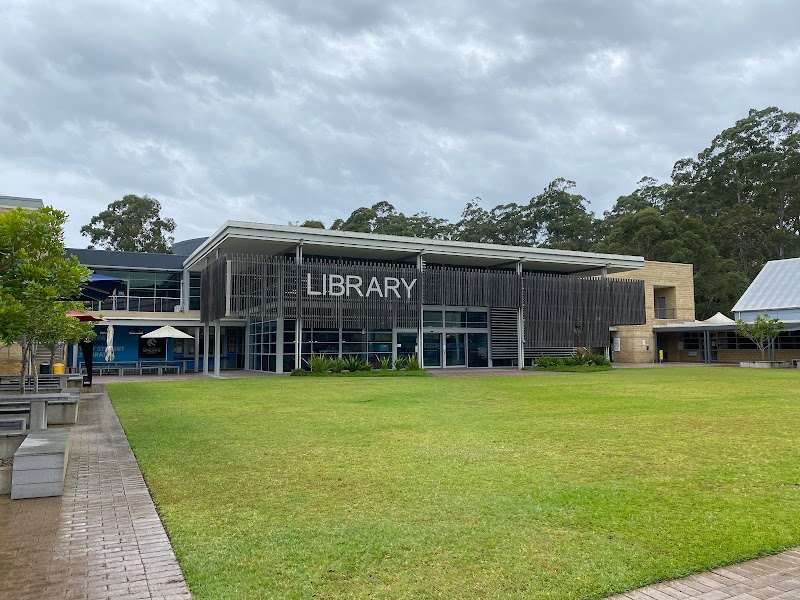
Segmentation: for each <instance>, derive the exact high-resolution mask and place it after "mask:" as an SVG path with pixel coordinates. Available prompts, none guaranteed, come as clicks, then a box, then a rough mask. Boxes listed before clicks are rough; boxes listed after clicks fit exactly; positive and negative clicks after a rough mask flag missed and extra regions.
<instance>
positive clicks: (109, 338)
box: [106, 325, 114, 362]
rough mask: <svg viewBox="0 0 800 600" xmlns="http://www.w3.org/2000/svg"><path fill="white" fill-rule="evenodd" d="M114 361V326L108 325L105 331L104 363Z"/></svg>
mask: <svg viewBox="0 0 800 600" xmlns="http://www.w3.org/2000/svg"><path fill="white" fill-rule="evenodd" d="M112 360H114V326H113V325H109V326H108V329H106V362H111V361H112Z"/></svg>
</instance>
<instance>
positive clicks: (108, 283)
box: [77, 273, 122, 302]
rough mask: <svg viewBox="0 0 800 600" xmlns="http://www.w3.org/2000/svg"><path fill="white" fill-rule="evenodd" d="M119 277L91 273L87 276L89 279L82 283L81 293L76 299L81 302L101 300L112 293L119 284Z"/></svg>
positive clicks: (120, 281)
mask: <svg viewBox="0 0 800 600" xmlns="http://www.w3.org/2000/svg"><path fill="white" fill-rule="evenodd" d="M121 283H122V280H121V279H118V278H117V277H108V276H107V275H100V274H98V273H92V274H91V275H90V276H89V281H87V282H86V283H84V284H82V286H81V295H80V297H79V298H77V299H78V300H80V301H81V302H87V301H88V302H91V301H102V300H105V299H106V298H108V297H109V296H110V295H111V294H113V293H114V290H116V289H117V288H118V287H119V286H120V284H121Z"/></svg>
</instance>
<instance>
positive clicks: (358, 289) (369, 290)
mask: <svg viewBox="0 0 800 600" xmlns="http://www.w3.org/2000/svg"><path fill="white" fill-rule="evenodd" d="M416 283H417V280H416V279H412V280H411V281H406V280H405V279H404V278H403V277H384V278H383V280H382V281H381V278H379V277H372V278H370V279H369V281H368V282H366V283H365V278H363V277H361V276H359V275H328V274H323V275H322V286H321V287H315V286H314V285H313V282H312V281H311V273H307V274H306V295H307V296H344V297H346V298H350V297H354V296H358V297H361V298H369V297H370V296H372V295H375V296H379V297H381V298H391V297H396V298H401V299H403V298H405V299H407V300H411V290H412V289H414V285H415V284H416Z"/></svg>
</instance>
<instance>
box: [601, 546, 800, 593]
mask: <svg viewBox="0 0 800 600" xmlns="http://www.w3.org/2000/svg"><path fill="white" fill-rule="evenodd" d="M681 598H695V599H697V600H764V599H767V598H772V599H773V600H790V599H791V600H798V599H800V548H795V549H793V550H788V551H786V552H783V553H782V554H777V555H775V556H768V557H766V558H758V559H756V560H751V561H748V562H745V563H740V564H738V565H732V566H730V567H724V568H720V569H714V570H713V571H709V572H708V573H700V574H699V575H692V576H691V577H686V578H685V579H678V580H676V581H666V582H664V583H658V584H656V585H651V586H648V587H644V588H641V589H638V590H634V591H631V592H627V593H625V594H620V595H618V596H613V598H611V599H609V600H623V599H624V600H680V599H681Z"/></svg>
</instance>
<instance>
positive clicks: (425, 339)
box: [422, 333, 442, 369]
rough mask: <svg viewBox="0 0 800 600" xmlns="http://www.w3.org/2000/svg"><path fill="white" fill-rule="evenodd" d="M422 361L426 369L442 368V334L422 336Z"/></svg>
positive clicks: (424, 334) (425, 334)
mask: <svg viewBox="0 0 800 600" xmlns="http://www.w3.org/2000/svg"><path fill="white" fill-rule="evenodd" d="M422 360H423V363H424V365H425V368H426V369H427V368H428V367H441V366H442V334H441V333H423V334H422Z"/></svg>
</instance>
